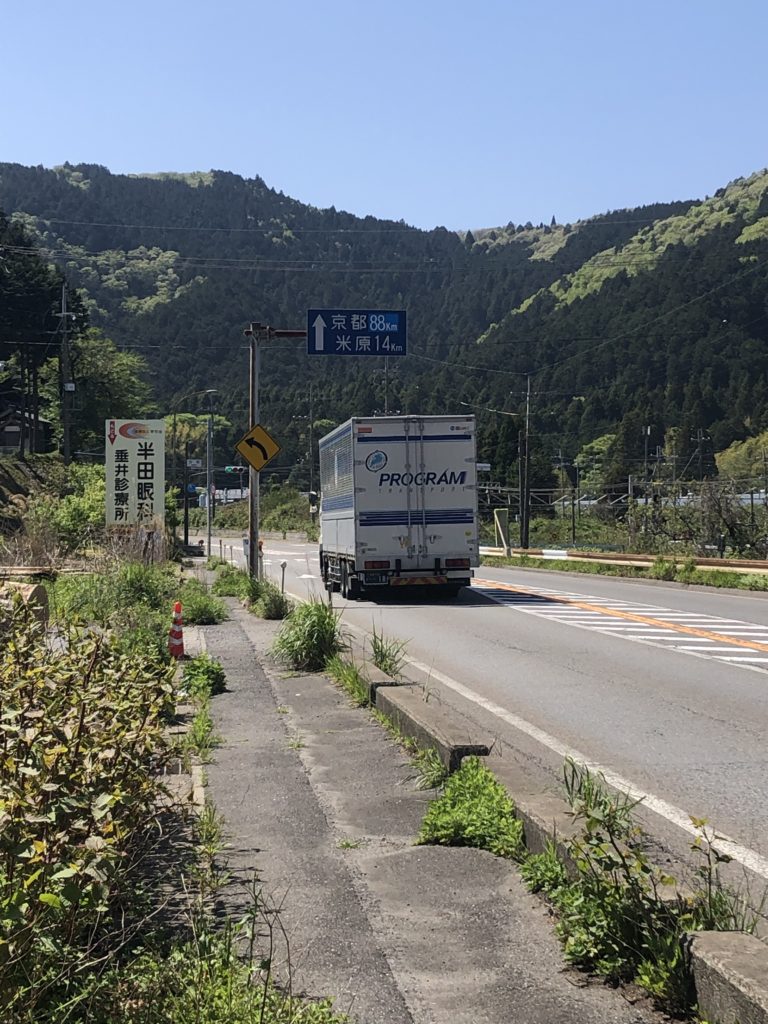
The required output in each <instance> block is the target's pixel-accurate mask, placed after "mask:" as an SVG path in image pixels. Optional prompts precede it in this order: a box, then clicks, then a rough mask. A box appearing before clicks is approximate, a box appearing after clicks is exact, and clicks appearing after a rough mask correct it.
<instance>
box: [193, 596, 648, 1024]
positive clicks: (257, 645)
mask: <svg viewBox="0 0 768 1024" xmlns="http://www.w3.org/2000/svg"><path fill="white" fill-rule="evenodd" d="M232 616H233V618H232V619H231V620H230V621H229V622H227V623H224V624H222V625H221V626H217V627H211V628H209V629H206V643H207V646H208V649H209V651H210V653H211V654H212V655H213V656H214V657H216V658H218V659H219V660H220V661H221V662H222V664H223V666H224V669H225V671H226V673H227V680H228V683H227V686H228V688H227V692H226V693H225V694H222V695H220V696H218V697H216V698H215V700H214V702H213V710H214V715H215V719H216V725H217V728H218V730H219V732H220V734H221V736H222V739H223V744H222V746H221V747H220V748H219V749H218V750H217V752H216V760H215V763H214V764H212V765H211V766H210V768H209V770H208V776H209V795H210V799H211V800H212V802H213V803H214V804H215V805H216V807H217V809H218V810H219V811H220V812H221V813H222V814H223V815H224V817H225V819H226V822H227V830H228V833H229V835H230V837H231V839H230V842H231V846H230V849H229V851H228V858H229V863H230V868H231V870H232V871H233V876H234V877H233V882H232V884H231V885H230V886H229V888H228V891H227V893H226V895H225V899H226V900H227V901H228V902H229V903H233V902H234V903H237V902H238V900H242V899H243V896H242V889H240V888H238V885H239V884H242V883H245V882H247V880H248V878H249V877H252V876H253V873H254V872H257V873H258V875H259V877H260V878H261V879H262V880H263V884H264V886H265V888H266V889H267V890H268V891H269V892H270V893H272V894H273V898H275V899H276V900H278V901H282V903H283V919H284V923H285V926H286V930H287V932H288V934H289V935H290V936H291V942H292V951H291V953H292V955H291V961H292V965H293V968H294V986H296V987H297V988H298V989H301V990H305V991H307V992H309V993H311V994H315V995H317V994H323V993H327V994H330V995H333V996H334V997H335V998H336V1000H337V1005H338V1006H339V1008H340V1009H344V1010H347V1011H349V1012H350V1013H351V1015H352V1017H353V1019H354V1020H356V1021H358V1022H359V1024H379V1022H381V1024H399V1022H401V1021H402V1022H403V1024H406V1022H411V1021H412V1022H415V1024H422V1022H423V1024H501V1022H506V1021H508V1020H510V1019H513V1018H514V1019H516V1020H520V1021H526V1022H531V1024H536V1022H538V1021H541V1022H544V1021H546V1022H548V1024H550V1022H551V1024H557V1022H560V1021H562V1022H563V1024H565V1022H572V1021H574V1020H579V1021H580V1022H584V1024H591V1022H593V1021H594V1022H595V1024H597V1022H598V1021H600V1022H616V1024H640V1022H646V1021H652V1020H658V1019H660V1018H659V1017H658V1016H657V1015H654V1014H653V1013H652V1012H651V1011H650V1010H649V1009H648V1007H647V1004H645V1003H644V1002H643V1003H640V1004H637V1005H631V1004H629V1003H628V1002H627V1000H626V998H625V996H624V994H622V993H621V992H620V991H616V990H613V989H610V988H607V987H606V986H604V985H601V984H589V985H585V979H583V978H581V977H579V976H574V975H573V974H571V973H570V972H568V971H566V970H564V969H563V964H562V957H561V953H560V949H559V946H558V943H557V941H556V939H555V936H554V934H553V930H552V926H551V922H550V920H549V915H548V913H547V911H546V909H545V907H544V905H543V904H542V903H541V902H540V901H539V900H538V899H537V898H534V897H532V896H530V895H529V894H528V893H527V892H526V891H525V889H524V888H523V886H522V884H521V882H520V880H519V877H518V874H517V870H516V869H515V867H514V865H512V864H510V863H508V862H505V861H501V860H499V859H497V858H494V857H493V856H491V855H490V854H487V853H484V852H482V851H478V850H469V849H445V848H437V847H414V846H413V837H414V836H415V834H416V832H417V831H418V828H419V824H420V822H421V819H422V817H423V814H424V811H425V808H426V804H427V802H428V799H429V795H428V794H424V793H421V792H419V791H417V790H416V789H415V788H414V785H413V783H412V782H410V781H409V780H408V775H409V771H410V769H409V766H408V765H407V763H406V758H405V756H404V754H403V753H402V751H401V750H400V748H399V747H397V746H396V745H395V744H394V743H393V742H392V740H391V739H390V738H389V736H388V735H387V734H386V733H385V732H384V730H383V729H381V727H380V726H378V725H377V724H376V723H375V722H374V721H373V720H372V719H371V717H370V716H369V715H367V714H366V713H365V712H364V711H361V710H359V709H353V708H351V707H350V706H349V705H348V703H347V701H346V699H345V698H344V697H343V695H342V694H340V693H339V691H338V690H337V689H336V688H335V687H334V686H333V685H332V684H331V683H330V682H329V681H328V680H327V679H326V678H325V677H323V676H295V675H294V676H291V675H287V674H285V673H281V672H280V671H279V670H278V669H277V668H276V667H275V666H274V665H273V664H271V662H270V660H269V657H268V648H269V645H270V643H271V640H272V637H273V636H274V632H275V629H276V627H275V625H274V624H271V623H265V622H262V621H261V620H258V619H255V618H254V617H253V616H251V615H250V614H249V613H247V612H246V611H244V610H243V609H242V608H240V607H239V606H237V605H236V604H235V603H234V602H232Z"/></svg>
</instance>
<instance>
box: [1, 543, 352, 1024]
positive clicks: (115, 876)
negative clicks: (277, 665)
mask: <svg viewBox="0 0 768 1024" xmlns="http://www.w3.org/2000/svg"><path fill="white" fill-rule="evenodd" d="M193 582H195V585H194V586H192V587H191V588H190V587H189V583H185V584H183V585H180V583H179V575H178V569H177V567H176V566H171V565H165V566H156V565H143V564H140V563H120V562H119V561H116V560H110V561H109V562H105V563H104V571H103V572H91V573H88V574H83V575H71V576H60V577H59V578H58V579H57V580H56V582H55V583H53V584H51V585H50V587H49V594H50V601H51V608H52V612H53V616H54V625H53V628H52V630H49V629H47V628H46V627H45V626H44V625H43V624H41V623H40V622H38V621H37V619H36V618H34V617H33V616H32V615H30V613H29V611H28V610H27V609H26V608H25V607H24V606H23V605H21V604H20V603H18V604H17V606H16V608H15V611H14V613H13V616H12V618H11V619H10V620H8V621H6V622H5V623H4V624H3V627H2V628H3V630H4V634H3V644H2V647H0V707H1V709H2V722H3V727H2V729H0V1018H2V1020H3V1022H4V1024H5V1022H7V1024H64V1022H66V1024H168V1022H169V1021H173V1022H174V1024H177V1022H178V1024H201V1022H202V1021H205V1022H207V1024H225V1022H226V1024H252V1022H254V1021H258V1022H260V1024H343V1022H344V1021H345V1020H346V1018H345V1017H344V1016H343V1015H340V1014H337V1013H335V1012H334V1011H333V1008H332V1005H331V1002H330V1001H329V1000H304V999H301V998H299V997H297V996H295V995H293V993H292V992H291V988H290V977H288V978H281V979H280V980H279V981H278V979H277V978H276V976H275V974H274V972H273V968H272V960H273V956H274V955H275V952H276V946H277V943H278V942H280V943H281V944H282V943H283V942H284V941H285V939H284V932H283V925H282V923H281V920H280V912H279V907H275V906H273V905H272V904H271V902H270V901H269V899H268V898H267V896H266V895H265V894H264V892H263V891H262V889H261V887H260V886H259V885H258V884H257V883H255V882H254V884H253V886H252V889H251V892H250V897H249V906H248V908H247V912H246V913H245V914H244V915H242V917H241V919H239V920H238V921H234V920H232V919H224V920H222V919H221V917H220V915H218V914H214V906H215V899H216V893H217V892H218V890H219V888H220V887H221V885H223V884H224V882H225V880H226V872H225V870H224V869H223V867H222V864H221V855H222V852H223V842H222V837H221V824H220V823H219V822H218V821H217V820H216V816H215V813H214V812H213V811H212V810H211V809H210V808H206V809H205V810H204V811H203V813H202V814H201V816H200V817H199V819H196V820H193V819H190V818H189V812H188V811H187V810H186V809H184V808H183V807H182V806H180V805H178V804H174V803H173V801H172V798H171V797H170V794H169V791H166V780H169V781H170V779H171V778H173V777H174V775H175V772H177V771H178V768H177V767H176V766H177V765H178V762H179V760H180V759H181V762H182V765H183V766H184V767H186V768H189V765H190V763H191V762H192V761H201V760H202V761H205V760H207V759H208V758H210V756H212V752H213V749H214V747H215V744H216V736H215V731H214V728H213V721H212V713H211V701H212V699H214V698H215V696H216V695H217V694H218V693H221V692H222V691H223V690H224V688H225V685H226V680H225V676H224V672H223V670H222V667H221V665H220V664H219V663H218V662H217V661H215V660H214V659H212V658H210V657H209V656H208V655H201V656H199V657H196V658H193V659H191V660H189V661H187V662H186V663H184V669H183V673H182V674H181V676H179V675H178V673H177V666H176V664H171V662H170V659H169V656H168V652H167V632H168V627H169V624H170V615H171V610H172V607H173V601H174V600H175V599H176V598H177V597H179V596H181V597H182V598H183V599H185V600H186V602H187V603H186V607H185V612H186V611H187V609H188V608H189V606H190V605H191V606H193V607H194V604H195V601H196V600H197V601H198V602H199V603H200V605H201V607H202V606H203V604H204V599H205V596H206V595H205V593H204V588H202V587H201V585H199V584H197V583H196V581H193ZM185 588H186V589H185ZM211 617H214V616H212V615H211V613H210V608H208V607H207V606H206V610H205V611H204V613H203V612H202V611H201V612H200V614H199V615H197V618H198V619H201V618H202V619H205V618H211ZM188 620H189V616H186V621H188ZM179 700H183V701H186V702H191V703H192V705H193V707H194V717H193V719H192V721H191V725H190V727H189V729H188V730H187V731H186V732H185V733H184V734H183V736H182V737H181V738H179V737H177V736H176V735H175V730H174V729H171V726H172V725H173V724H174V722H175V721H176V719H175V709H176V707H177V706H178V701H179ZM172 907H173V909H171V908H172ZM171 921H172V927H169V924H170V922H171ZM281 948H282V945H281Z"/></svg>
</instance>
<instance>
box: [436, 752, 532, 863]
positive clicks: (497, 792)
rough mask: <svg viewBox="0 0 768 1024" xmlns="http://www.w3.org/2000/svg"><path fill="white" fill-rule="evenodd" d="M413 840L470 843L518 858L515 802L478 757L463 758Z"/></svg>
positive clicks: (519, 842) (519, 831)
mask: <svg viewBox="0 0 768 1024" xmlns="http://www.w3.org/2000/svg"><path fill="white" fill-rule="evenodd" d="M416 842H417V843H421V844H425V843H431V844H435V845H438V846H474V847H477V848H479V849H481V850H489V851H490V852H491V853H495V854H496V856H498V857H508V858H510V859H511V860H519V859H521V857H522V855H523V849H524V848H523V826H522V823H521V822H520V821H519V820H518V819H517V818H516V817H515V805H514V803H513V802H512V800H511V799H510V798H509V796H508V795H507V792H506V790H505V789H504V787H503V786H502V785H501V783H500V782H498V781H497V780H496V778H495V777H494V775H493V773H492V772H491V771H489V769H488V768H486V766H485V765H484V764H483V762H482V761H481V760H480V758H478V757H468V758H465V759H464V761H463V762H462V764H461V767H460V768H459V769H458V770H457V771H455V772H454V773H453V775H451V776H449V778H448V780H447V781H446V783H445V786H444V789H443V792H442V794H441V795H440V796H438V797H437V798H436V799H435V800H433V801H432V803H431V804H430V805H429V809H428V810H427V814H426V816H425V818H424V821H423V823H422V826H421V831H420V832H419V835H418V838H417V840H416Z"/></svg>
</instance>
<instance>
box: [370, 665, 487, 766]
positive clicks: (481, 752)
mask: <svg viewBox="0 0 768 1024" xmlns="http://www.w3.org/2000/svg"><path fill="white" fill-rule="evenodd" d="M375 697H376V707H377V709H378V710H379V711H381V712H382V714H384V715H386V716H387V718H389V719H390V721H392V722H393V723H394V724H395V725H396V726H397V728H398V729H399V730H400V732H401V733H402V734H403V735H404V736H410V737H411V739H414V740H415V741H416V743H418V745H419V746H420V747H421V748H422V749H424V750H427V749H429V748H434V749H435V750H437V752H438V754H439V756H440V760H441V761H442V763H443V765H444V766H445V768H446V769H447V771H449V772H454V771H456V769H457V768H458V767H459V765H460V764H461V761H462V759H463V758H465V757H470V756H473V755H475V756H479V757H487V755H488V754H489V753H490V752H491V745H492V744H491V743H487V742H483V741H477V740H474V739H472V738H471V737H470V734H469V733H468V732H467V724H466V723H463V722H462V721H461V720H460V719H459V718H458V717H457V716H456V715H453V714H451V713H450V712H449V711H446V709H445V708H443V707H441V706H440V705H439V704H434V703H433V704H432V705H430V703H429V701H428V700H427V699H426V697H425V694H424V690H422V689H421V687H418V686H413V685H404V686H396V687H392V686H389V687H384V686H381V687H379V688H378V689H377V690H376V691H375Z"/></svg>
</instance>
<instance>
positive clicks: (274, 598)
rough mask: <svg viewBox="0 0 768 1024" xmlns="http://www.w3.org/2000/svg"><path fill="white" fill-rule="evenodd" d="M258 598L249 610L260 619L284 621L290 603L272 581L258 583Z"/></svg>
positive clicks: (289, 608) (265, 580)
mask: <svg viewBox="0 0 768 1024" xmlns="http://www.w3.org/2000/svg"><path fill="white" fill-rule="evenodd" d="M259 583H260V586H259V589H258V597H257V598H256V600H255V601H254V602H253V604H252V605H251V610H252V611H253V612H255V613H256V615H259V616H260V617H261V618H262V619H284V618H286V616H287V615H288V614H289V612H290V611H291V607H292V605H291V602H290V601H289V599H288V598H287V597H286V596H285V594H284V593H283V592H282V591H281V590H280V587H278V586H277V584H276V583H273V582H272V580H267V579H263V580H260V581H259Z"/></svg>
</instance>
